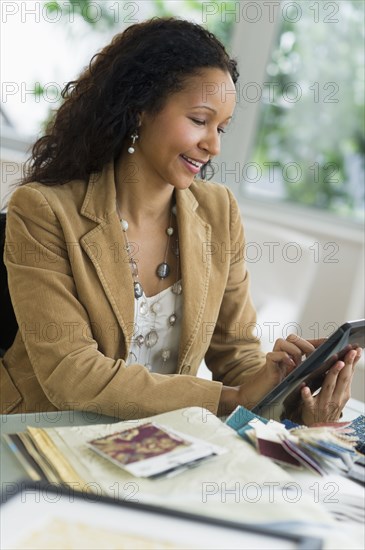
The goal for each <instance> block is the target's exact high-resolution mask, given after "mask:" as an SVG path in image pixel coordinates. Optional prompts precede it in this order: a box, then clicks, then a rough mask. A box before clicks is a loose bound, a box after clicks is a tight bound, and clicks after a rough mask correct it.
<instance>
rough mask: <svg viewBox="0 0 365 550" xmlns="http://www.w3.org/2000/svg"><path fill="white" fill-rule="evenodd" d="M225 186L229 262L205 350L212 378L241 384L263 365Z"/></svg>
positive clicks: (237, 224)
mask: <svg viewBox="0 0 365 550" xmlns="http://www.w3.org/2000/svg"><path fill="white" fill-rule="evenodd" d="M226 189H227V193H228V197H229V204H230V206H229V208H230V243H229V244H230V249H229V250H231V251H234V253H232V254H231V255H230V265H229V272H228V277H227V283H226V288H225V290H224V295H223V299H222V302H221V306H220V310H219V315H218V319H217V322H216V325H215V329H214V332H213V335H212V339H211V342H210V346H209V349H208V351H207V353H206V357H205V360H206V364H207V367H208V368H209V369H210V370H211V371H212V373H213V379H214V380H219V381H220V382H222V383H223V384H224V385H227V386H235V385H238V384H241V383H244V382H245V380H248V377H249V376H251V375H252V374H254V373H255V372H256V371H257V370H259V369H260V368H262V367H263V366H264V364H265V354H264V353H263V352H262V351H261V347H260V340H259V338H258V337H257V325H256V311H255V308H254V305H253V303H252V299H251V296H250V274H249V272H248V271H247V268H246V263H245V259H244V257H245V239H244V231H243V226H242V222H241V215H240V211H239V207H238V204H237V201H236V199H235V198H234V196H233V194H232V192H231V191H230V190H229V189H228V188H226Z"/></svg>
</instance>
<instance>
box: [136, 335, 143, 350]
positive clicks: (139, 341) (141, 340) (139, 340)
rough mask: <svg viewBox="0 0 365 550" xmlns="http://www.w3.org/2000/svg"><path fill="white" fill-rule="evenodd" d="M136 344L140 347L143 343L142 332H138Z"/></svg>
mask: <svg viewBox="0 0 365 550" xmlns="http://www.w3.org/2000/svg"><path fill="white" fill-rule="evenodd" d="M136 344H137V346H138V347H139V348H140V347H141V346H143V344H144V336H143V334H139V335H138V336H137V338H136Z"/></svg>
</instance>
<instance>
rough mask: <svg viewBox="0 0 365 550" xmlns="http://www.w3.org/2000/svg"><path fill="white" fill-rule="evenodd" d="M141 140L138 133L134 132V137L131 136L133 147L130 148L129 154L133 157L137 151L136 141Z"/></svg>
mask: <svg viewBox="0 0 365 550" xmlns="http://www.w3.org/2000/svg"><path fill="white" fill-rule="evenodd" d="M138 138H139V135H138V134H137V131H136V132H134V133H133V134H132V135H131V139H132V145H131V146H130V147H128V153H129V154H131V155H133V153H134V151H135V148H134V144H135V143H136V140H137V139H138Z"/></svg>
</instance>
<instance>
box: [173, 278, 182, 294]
mask: <svg viewBox="0 0 365 550" xmlns="http://www.w3.org/2000/svg"><path fill="white" fill-rule="evenodd" d="M171 290H172V292H173V293H174V294H177V295H178V296H179V295H180V294H181V293H182V284H181V283H180V281H178V282H177V283H174V284H173V285H172V289H171Z"/></svg>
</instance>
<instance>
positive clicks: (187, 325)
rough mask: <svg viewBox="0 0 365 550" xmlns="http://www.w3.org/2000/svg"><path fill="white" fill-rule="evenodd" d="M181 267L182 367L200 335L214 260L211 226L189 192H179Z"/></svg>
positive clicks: (180, 362)
mask: <svg viewBox="0 0 365 550" xmlns="http://www.w3.org/2000/svg"><path fill="white" fill-rule="evenodd" d="M176 204H177V222H178V229H179V246H180V263H181V276H182V284H183V294H182V296H183V321H182V332H181V339H180V347H179V360H178V367H179V369H181V367H182V365H183V363H184V362H185V360H186V356H187V354H188V352H189V350H190V348H191V345H192V344H193V342H194V340H195V338H196V337H197V335H198V331H199V328H200V327H201V324H202V319H203V313H204V308H205V304H206V301H207V295H208V287H209V278H210V270H211V256H210V255H205V254H204V249H205V248H204V247H206V246H207V243H210V241H211V226H210V225H209V224H208V223H206V222H205V221H204V220H202V219H201V218H200V216H199V215H198V214H197V212H196V208H197V206H198V203H197V201H196V199H195V197H194V195H193V194H192V192H191V191H190V190H189V189H185V190H183V191H180V190H177V191H176Z"/></svg>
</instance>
